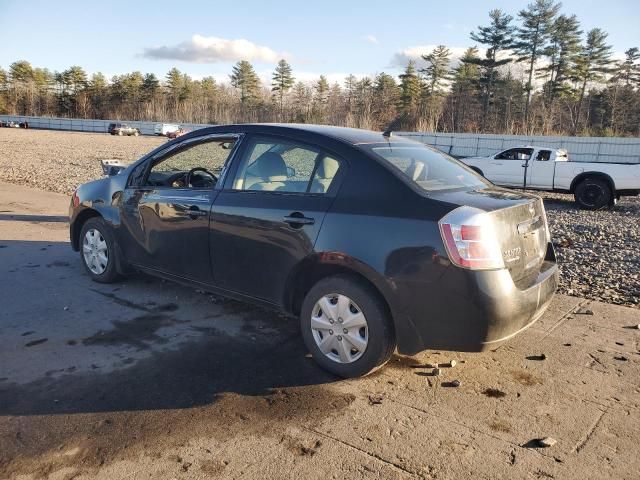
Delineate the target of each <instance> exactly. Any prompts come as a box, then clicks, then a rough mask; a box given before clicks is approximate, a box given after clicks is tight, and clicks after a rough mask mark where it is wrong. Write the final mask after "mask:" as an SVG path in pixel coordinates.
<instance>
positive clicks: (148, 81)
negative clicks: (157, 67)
mask: <svg viewBox="0 0 640 480" xmlns="http://www.w3.org/2000/svg"><path fill="white" fill-rule="evenodd" d="M159 91H160V81H159V80H158V77H156V76H155V75H154V74H153V73H147V74H146V75H145V76H144V79H143V80H142V93H143V96H144V98H145V100H147V101H148V100H151V99H152V98H154V97H155V96H156V95H157V94H158V92H159Z"/></svg>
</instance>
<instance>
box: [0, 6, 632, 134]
mask: <svg viewBox="0 0 640 480" xmlns="http://www.w3.org/2000/svg"><path fill="white" fill-rule="evenodd" d="M470 40H471V41H472V42H473V43H474V44H475V45H474V46H471V47H469V48H467V50H466V51H465V52H464V55H462V57H461V58H460V59H459V62H457V65H455V66H454V67H452V63H453V62H452V58H453V55H452V52H451V50H450V49H449V48H448V47H447V46H445V45H439V46H437V47H436V48H435V49H433V51H432V52H431V53H429V54H425V55H423V56H422V58H421V60H422V61H421V62H420V64H419V65H418V64H417V63H416V62H415V61H413V60H409V61H408V64H407V65H406V68H405V69H404V71H403V72H402V73H401V74H400V75H399V76H398V77H397V78H396V77H394V76H393V75H390V74H388V73H384V72H382V73H379V74H376V75H374V76H371V77H364V78H356V77H355V76H354V75H349V76H348V77H346V78H345V79H344V82H343V83H342V84H338V83H333V84H331V83H330V82H329V81H328V80H327V78H326V77H325V76H324V75H320V77H319V78H318V79H317V80H316V81H313V82H302V81H296V79H295V73H294V72H293V70H292V68H291V65H289V63H288V62H287V61H286V60H284V59H283V60H280V62H278V64H277V65H276V66H275V70H274V72H273V75H272V79H271V82H270V85H265V84H264V83H263V82H261V80H260V78H259V77H258V75H257V74H256V72H255V69H254V67H253V65H252V64H251V63H250V62H248V61H246V60H241V61H239V62H238V63H237V64H236V65H234V67H233V70H232V72H231V74H230V76H229V82H216V80H215V79H214V78H213V77H211V76H209V77H204V78H202V79H200V80H196V79H193V78H191V77H190V76H189V75H187V74H186V73H183V72H181V71H179V70H178V69H177V68H172V69H171V70H170V71H169V72H168V73H167V74H166V76H165V77H164V78H162V79H159V78H158V77H157V76H156V75H154V74H153V73H147V74H143V73H141V72H138V71H136V72H132V73H126V74H123V75H116V76H114V77H112V78H111V79H110V80H108V79H107V78H105V76H104V75H103V74H101V73H94V74H92V75H91V76H88V75H87V73H86V72H85V71H84V70H83V69H82V68H81V67H79V66H72V67H70V68H68V69H66V70H64V71H62V72H51V71H49V70H48V69H46V68H39V67H35V68H34V67H33V66H32V65H31V64H30V63H29V62H27V61H25V60H19V61H16V62H14V63H12V64H11V65H9V67H8V70H4V69H2V68H0V113H9V114H15V115H35V116H62V117H74V118H108V119H126V120H149V121H171V122H189V123H235V122H302V123H321V124H331V125H343V126H350V127H359V128H368V129H373V130H384V129H388V128H390V129H393V130H420V131H444V132H481V133H505V134H541V135H552V134H564V135H604V136H614V135H615V136H637V135H639V134H640V50H639V49H638V48H637V47H632V48H629V49H628V50H626V52H625V58H624V59H623V60H615V59H614V58H613V52H612V47H611V45H610V44H609V43H608V41H607V33H606V32H605V31H603V30H602V29H600V28H593V29H591V30H588V31H586V32H585V31H583V29H582V27H581V25H580V21H579V19H578V17H577V16H576V15H570V14H566V13H563V12H562V11H561V4H560V3H556V2H554V0H535V1H534V2H533V3H531V4H529V5H527V7H526V8H524V9H522V10H521V11H519V12H518V13H517V14H516V15H515V17H514V16H512V15H510V14H508V13H506V12H504V11H502V10H499V9H495V10H492V11H491V12H489V19H488V22H487V23H486V24H485V25H481V26H479V27H477V29H476V30H474V31H473V32H472V33H471V34H470Z"/></svg>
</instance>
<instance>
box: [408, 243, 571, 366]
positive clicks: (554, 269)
mask: <svg viewBox="0 0 640 480" xmlns="http://www.w3.org/2000/svg"><path fill="white" fill-rule="evenodd" d="M558 280H559V273H558V266H557V264H556V261H555V253H554V252H553V246H552V245H551V244H549V246H548V251H547V257H546V259H545V261H544V263H543V265H542V268H541V270H540V273H539V274H538V276H537V278H535V280H534V281H533V282H532V283H531V284H530V285H528V286H527V287H526V288H520V287H519V286H518V285H516V284H515V283H514V282H513V280H512V278H511V275H510V274H509V272H508V271H507V270H493V271H469V270H463V269H460V268H456V267H451V268H449V269H447V271H446V272H445V274H444V275H443V276H442V277H441V278H440V280H439V281H438V282H437V285H434V284H432V285H431V286H430V288H429V290H430V291H429V292H428V293H425V292H414V294H413V295H412V297H413V298H415V299H420V300H419V301H414V302H413V304H412V308H410V309H409V311H407V318H406V321H408V322H409V323H410V324H411V326H412V327H413V328H411V329H410V330H414V333H415V335H414V336H413V338H409V336H406V335H405V336H398V349H399V351H400V352H401V353H405V354H415V353H417V352H419V351H421V350H426V349H437V350H452V351H466V352H480V351H484V350H488V349H492V348H495V347H497V346H498V345H499V344H500V343H502V342H504V341H506V340H508V339H509V338H511V337H513V336H515V335H517V334H518V333H520V332H521V331H523V330H525V329H527V328H528V327H529V326H531V325H532V324H533V323H535V321H536V320H538V319H539V318H540V317H541V316H542V314H543V313H544V312H545V310H546V309H547V307H548V306H549V303H550V302H551V299H552V298H553V295H554V293H555V291H556V289H557V287H558ZM403 337H404V338H403Z"/></svg>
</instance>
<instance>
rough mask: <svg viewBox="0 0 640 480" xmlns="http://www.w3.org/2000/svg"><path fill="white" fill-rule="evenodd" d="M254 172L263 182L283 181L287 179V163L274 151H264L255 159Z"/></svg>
mask: <svg viewBox="0 0 640 480" xmlns="http://www.w3.org/2000/svg"><path fill="white" fill-rule="evenodd" d="M255 172H256V173H257V174H258V175H259V176H260V177H261V178H262V181H263V182H284V181H285V180H286V179H287V165H286V164H285V163H284V160H283V159H282V156H281V155H280V154H279V153H275V152H265V153H263V154H262V155H260V157H258V159H257V160H256V168H255Z"/></svg>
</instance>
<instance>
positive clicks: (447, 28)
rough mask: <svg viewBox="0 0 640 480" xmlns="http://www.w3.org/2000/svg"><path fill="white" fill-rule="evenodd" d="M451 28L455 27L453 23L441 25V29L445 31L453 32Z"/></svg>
mask: <svg viewBox="0 0 640 480" xmlns="http://www.w3.org/2000/svg"><path fill="white" fill-rule="evenodd" d="M453 27H455V25H454V24H453V23H445V24H443V25H442V28H444V29H446V30H453Z"/></svg>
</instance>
